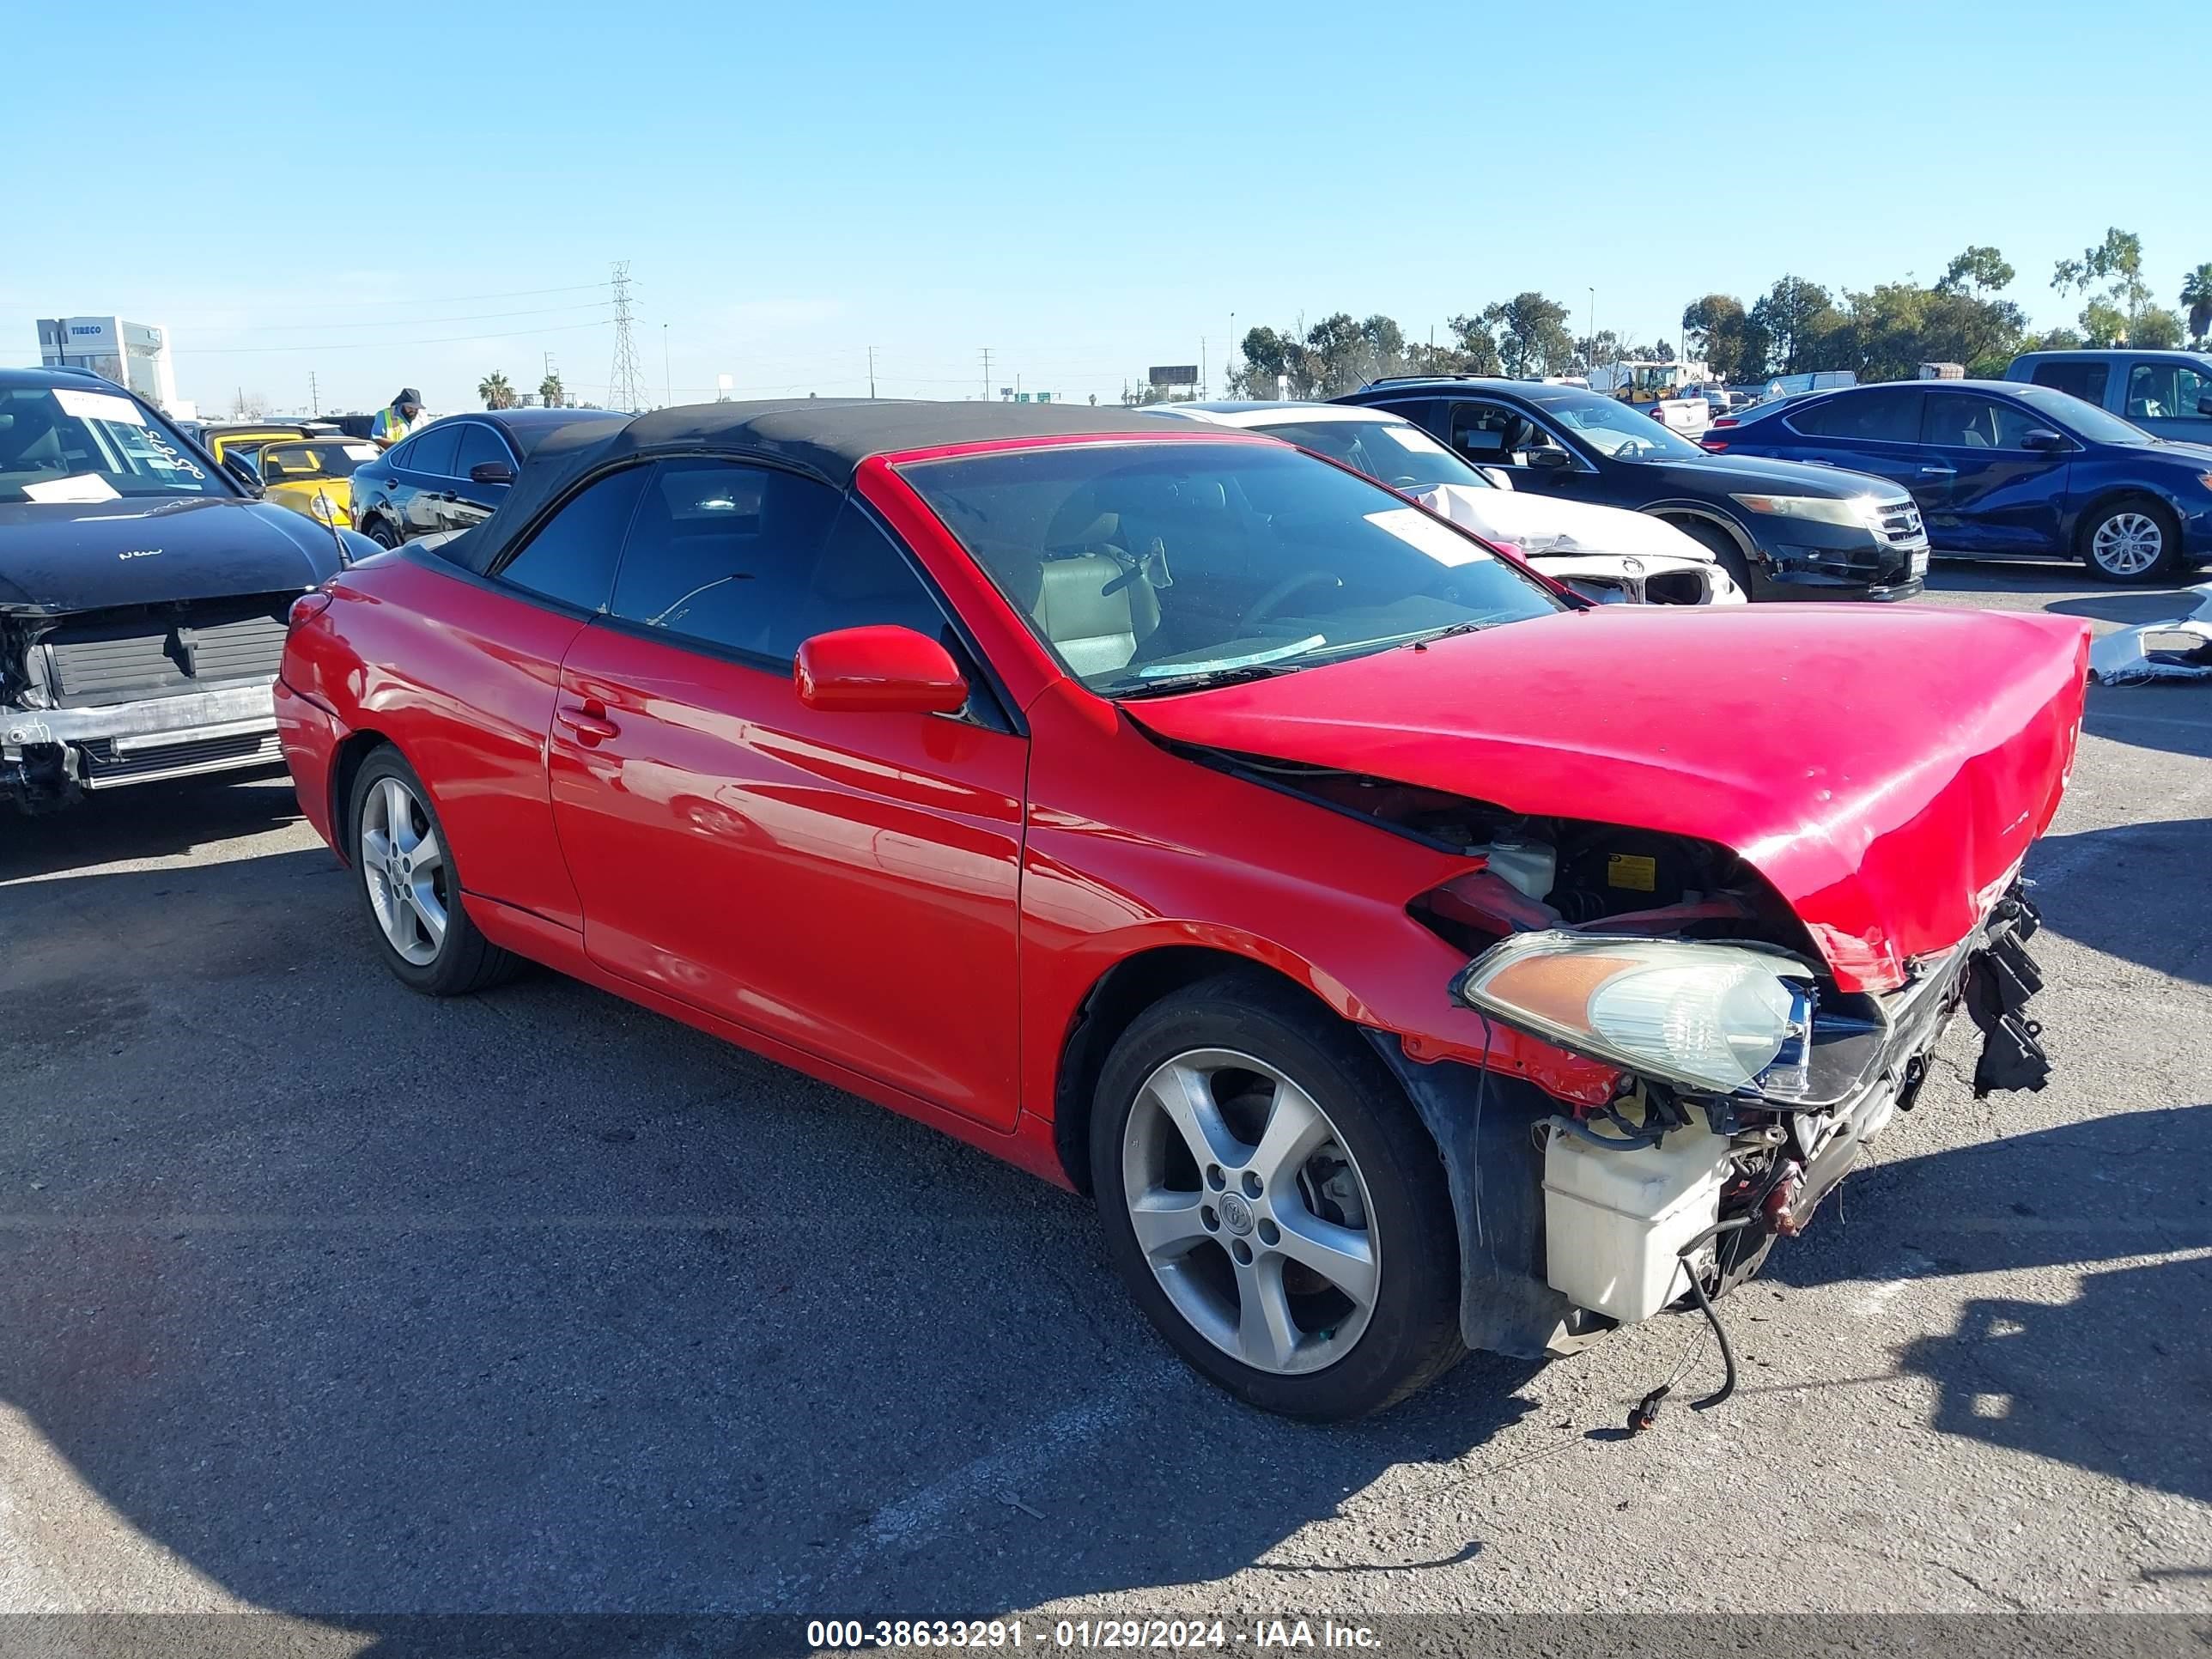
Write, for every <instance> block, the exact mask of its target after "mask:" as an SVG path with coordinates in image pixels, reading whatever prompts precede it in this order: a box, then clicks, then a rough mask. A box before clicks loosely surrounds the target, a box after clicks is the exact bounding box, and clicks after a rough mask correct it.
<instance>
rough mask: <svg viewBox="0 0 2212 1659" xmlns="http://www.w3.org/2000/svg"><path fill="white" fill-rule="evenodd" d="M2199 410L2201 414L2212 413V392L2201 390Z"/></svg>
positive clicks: (2198, 401) (2198, 397)
mask: <svg viewBox="0 0 2212 1659" xmlns="http://www.w3.org/2000/svg"><path fill="white" fill-rule="evenodd" d="M2197 413H2198V414H2199V415H2212V392H2198V393H2197Z"/></svg>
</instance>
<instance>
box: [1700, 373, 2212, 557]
mask: <svg viewBox="0 0 2212 1659" xmlns="http://www.w3.org/2000/svg"><path fill="white" fill-rule="evenodd" d="M2031 372H2033V370H2032V371H2031ZM2113 379H2114V380H2115V382H2116V383H2117V380H2118V377H2117V376H2115V377H2113ZM1703 441H1704V444H1705V448H1706V449H1707V450H1708V451H1710V452H1711V453H1714V454H1716V455H1718V456H1721V457H1723V458H1724V459H1735V458H1738V457H1745V456H1756V457H1761V458H1772V459H1784V460H1790V461H1815V462H1820V463H1822V464H1824V465H1828V466H1833V467H1846V468H1849V469H1850V470H1851V471H1853V472H1855V473H1859V474H1864V475H1870V476H1872V477H1878V478H1882V479H1886V480H1888V481H1889V483H1890V484H1891V485H1892V486H1893V488H1894V489H1902V490H1905V491H1907V492H1909V493H1910V495H1911V497H1912V500H1913V501H1914V502H1915V503H1916V504H1917V506H1918V507H1919V509H1920V513H1921V514H1922V516H1923V519H1924V520H1926V523H1927V525H1928V529H1929V536H1930V537H1931V538H1933V539H1934V541H1935V542H1936V544H1937V545H1939V546H1940V547H1941V548H1942V550H1944V551H1945V552H1948V553H1960V554H1968V555H1972V556H1974V557H1977V558H2016V557H2025V558H2038V559H2048V558H2051V557H2052V556H2059V557H2068V556H2071V557H2078V558H2079V559H2081V562H2083V563H2084V564H2086V565H2087V567H2088V568H2089V569H2090V571H2091V572H2092V573H2093V574H2096V575H2098V576H2100V577H2103V578H2105V579H2106V580H2112V581H2143V580H2163V579H2166V578H2170V577H2171V576H2172V575H2173V574H2175V573H2176V572H2177V571H2179V569H2181V568H2182V567H2183V566H2185V565H2186V564H2196V563H2202V562H2206V561H2208V560H2212V449H2207V448H2205V447H2201V446H2199V445H2196V444H2185V443H2172V442H2168V441H2163V440H2160V439H2158V438H2155V437H2153V436H2152V435H2149V434H2148V433H2147V432H2145V431H2144V430H2143V429H2142V428H2140V427H2137V426H2136V425H2133V424H2132V423H2130V422H2127V421H2124V420H2123V419H2121V418H2120V417H2119V416H2116V415H2113V414H2112V413H2110V412H2108V411H2107V410H2104V409H2101V408H2100V407H2098V406H2097V404H2093V403H2090V402H2087V401H2086V400H2084V399H2083V398H2078V397H2074V396H2071V395H2069V394H2068V393H2067V392H2060V391H2057V390H2055V389H2053V388H2052V387H2051V386H2045V385H2041V384H2037V383H2034V382H2033V381H2028V380H1905V381H1896V382H1891V383H1887V384H1881V385H1873V386H1854V387H1851V388H1849V389H1848V390H1845V391H1841V392H1824V393H1814V394H1812V395H1810V396H1807V397H1802V398H1789V399H1786V400H1784V401H1782V402H1779V403H1776V404H1765V405H1761V406H1759V407H1758V408H1754V409H1750V410H1746V411H1745V412H1744V413H1742V414H1741V415H1738V416H1729V417H1725V418H1723V419H1722V420H1720V421H1717V422H1714V424H1713V427H1712V428H1711V430H1710V431H1709V432H1707V434H1706V435H1705V439H1704V440H1703Z"/></svg>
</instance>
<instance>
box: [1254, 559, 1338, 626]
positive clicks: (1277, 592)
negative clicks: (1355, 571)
mask: <svg viewBox="0 0 2212 1659" xmlns="http://www.w3.org/2000/svg"><path fill="white" fill-rule="evenodd" d="M1323 582H1326V583H1328V585H1329V586H1331V587H1341V586H1344V578H1343V577H1341V576H1340V575H1338V574H1336V573H1335V572H1334V570H1301V571H1298V572H1297V573H1296V574H1293V575H1289V576H1285V577H1284V578H1283V580H1280V581H1279V582H1277V583H1276V584H1275V585H1274V586H1273V587H1271V588H1269V589H1268V590H1267V592H1264V593H1262V594H1261V596H1260V597H1259V598H1258V599H1255V600H1253V601H1252V604H1251V606H1250V608H1249V609H1248V610H1247V611H1245V612H1244V614H1243V616H1241V617H1238V618H1237V627H1239V628H1250V627H1251V626H1253V625H1254V624H1255V623H1260V622H1263V621H1265V620H1266V619H1267V617H1270V616H1272V615H1273V614H1274V611H1275V609H1276V607H1277V606H1279V605H1281V604H1282V602H1283V601H1284V600H1285V599H1289V598H1290V597H1291V594H1293V593H1302V592H1304V591H1305V590H1306V589H1307V588H1309V587H1313V586H1318V585H1320V584H1321V583H1323Z"/></svg>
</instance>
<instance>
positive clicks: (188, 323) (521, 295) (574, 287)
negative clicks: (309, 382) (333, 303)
mask: <svg viewBox="0 0 2212 1659" xmlns="http://www.w3.org/2000/svg"><path fill="white" fill-rule="evenodd" d="M606 286H607V284H606V283H605V281H600V282H596V283H571V284H570V285H569V286H568V287H567V288H513V289H503V290H502V291H501V292H499V293H496V294H443V295H438V296H436V297H435V298H433V299H413V300H352V301H347V304H348V307H349V308H350V309H352V310H355V311H360V310H363V309H365V308H366V307H369V306H459V305H468V304H471V303H473V302H474V301H477V300H534V299H536V298H538V296H539V295H546V294H581V293H583V292H584V291H585V290H586V289H595V288H605V287H606ZM276 309H277V310H279V311H306V310H319V309H320V307H307V306H278V307H276ZM392 320H393V321H394V322H398V323H408V322H420V321H427V320H428V319H424V318H411V317H398V318H394V319H392ZM169 326H170V327H172V328H223V327H228V324H223V323H197V322H193V321H192V320H191V319H185V320H184V321H182V322H178V321H176V320H174V319H172V320H171V322H170V324H169ZM306 326H310V327H312V326H313V325H312V324H310V325H306Z"/></svg>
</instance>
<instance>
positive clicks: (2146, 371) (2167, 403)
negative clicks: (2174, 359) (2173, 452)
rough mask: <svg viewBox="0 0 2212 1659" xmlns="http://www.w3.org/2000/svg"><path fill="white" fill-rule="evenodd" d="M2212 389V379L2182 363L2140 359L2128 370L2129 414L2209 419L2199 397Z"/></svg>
mask: <svg viewBox="0 0 2212 1659" xmlns="http://www.w3.org/2000/svg"><path fill="white" fill-rule="evenodd" d="M2206 392H2212V379H2207V378H2206V377H2205V376H2204V375H2203V374H2198V373H2197V370H2195V369H2193V368H2188V367H2186V366H2185V365H2184V364H2181V363H2137V364H2136V366H2135V367H2134V368H2132V369H2130V370H2129V372H2128V407H2127V416H2128V418H2129V419H2130V420H2131V421H2142V420H2151V421H2207V422H2212V416H2205V415H2203V414H2200V413H2199V412H2198V411H2197V399H2198V398H2201V397H2203V395H2204V394H2205V393H2206Z"/></svg>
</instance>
